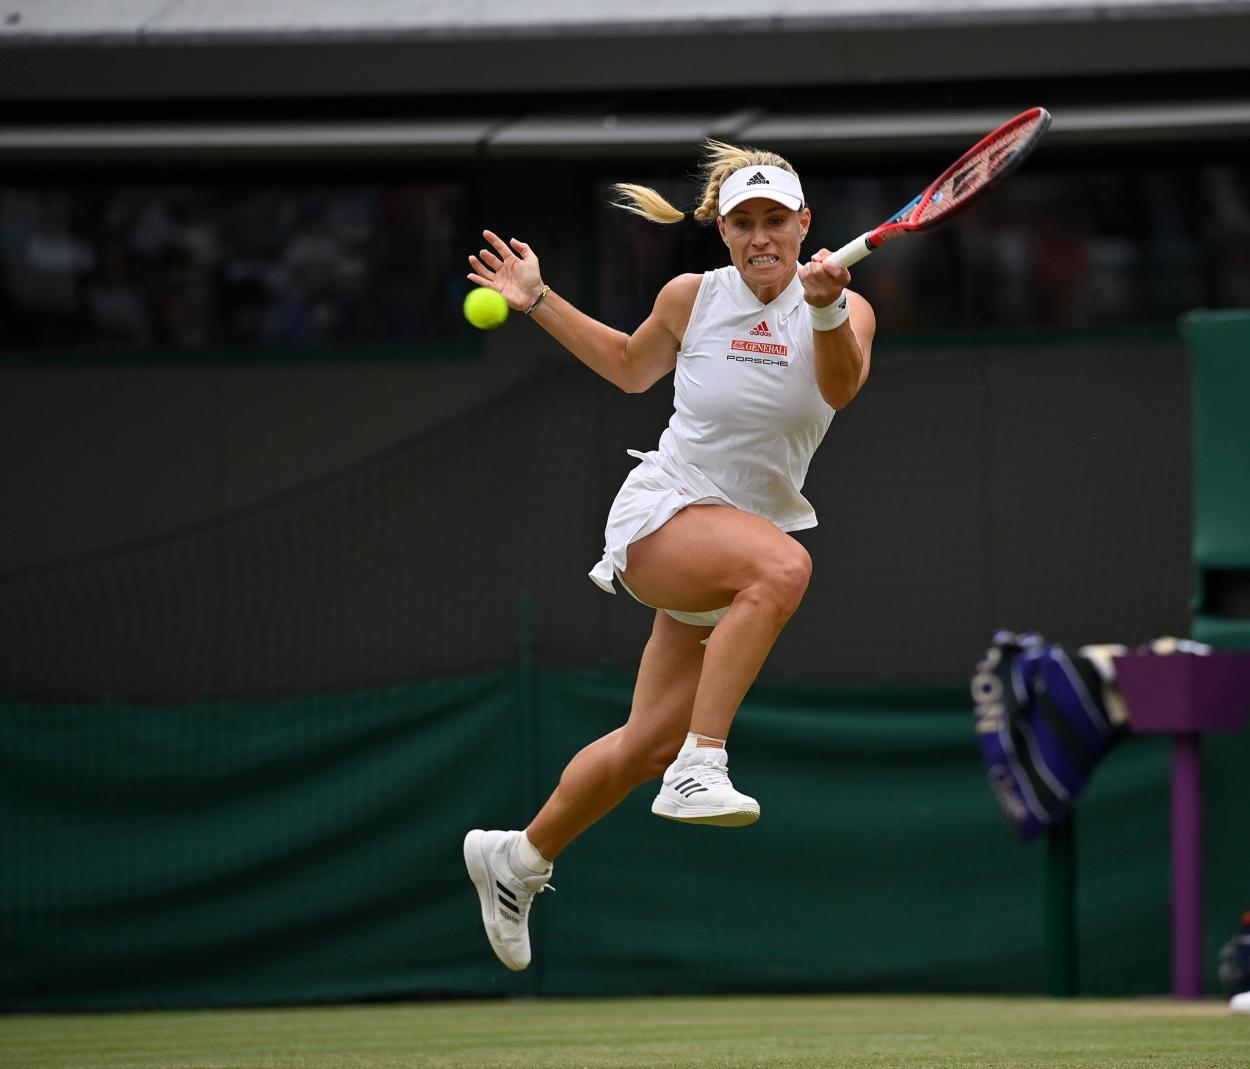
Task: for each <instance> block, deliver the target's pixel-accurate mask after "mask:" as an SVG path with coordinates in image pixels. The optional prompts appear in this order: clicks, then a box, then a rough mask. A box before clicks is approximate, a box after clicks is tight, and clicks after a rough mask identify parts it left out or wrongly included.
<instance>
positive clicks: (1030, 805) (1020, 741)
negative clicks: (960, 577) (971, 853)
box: [972, 631, 1124, 841]
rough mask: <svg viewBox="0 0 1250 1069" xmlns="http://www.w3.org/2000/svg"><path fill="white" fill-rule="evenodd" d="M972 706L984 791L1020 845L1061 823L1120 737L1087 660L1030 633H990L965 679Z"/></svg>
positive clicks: (1099, 678)
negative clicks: (986, 788) (988, 642)
mask: <svg viewBox="0 0 1250 1069" xmlns="http://www.w3.org/2000/svg"><path fill="white" fill-rule="evenodd" d="M972 704H973V717H974V720H975V726H976V733H977V741H978V742H979V743H980V746H981V756H982V759H983V760H984V762H985V772H986V776H987V777H988V779H989V783H990V789H991V790H992V791H993V793H994V798H995V800H996V801H997V802H998V805H999V807H1000V808H1001V809H1002V811H1003V813H1004V815H1005V816H1006V817H1007V820H1008V821H1009V822H1010V823H1011V825H1012V827H1013V828H1014V829H1015V830H1016V833H1017V835H1019V836H1020V838H1021V839H1022V840H1025V841H1027V840H1029V839H1033V838H1035V837H1036V836H1037V835H1039V834H1041V833H1042V832H1043V831H1045V830H1046V829H1047V828H1050V827H1053V826H1054V825H1056V824H1058V823H1060V822H1061V821H1063V820H1064V818H1065V817H1066V816H1067V815H1068V811H1069V810H1070V809H1071V807H1072V802H1073V800H1074V799H1075V798H1076V796H1077V794H1079V793H1080V791H1081V790H1082V789H1083V788H1084V786H1085V784H1086V783H1087V782H1088V781H1089V777H1090V774H1091V773H1092V772H1093V770H1094V767H1095V766H1096V765H1097V764H1098V762H1099V761H1101V760H1102V758H1103V757H1104V756H1106V754H1107V751H1108V750H1110V749H1111V747H1112V746H1113V745H1114V744H1115V743H1116V741H1117V740H1118V739H1119V738H1120V737H1121V735H1122V734H1123V731H1124V728H1123V726H1122V724H1117V723H1115V722H1113V720H1112V717H1111V716H1110V715H1109V714H1108V708H1107V701H1106V698H1105V696H1104V680H1103V677H1102V675H1100V674H1099V671H1098V668H1097V667H1096V666H1095V664H1094V663H1093V661H1092V660H1091V659H1090V658H1087V657H1083V656H1081V655H1079V654H1070V653H1068V652H1067V651H1066V650H1064V649H1063V647H1062V646H1058V645H1052V644H1049V643H1047V642H1046V641H1045V640H1044V639H1043V638H1042V636H1041V635H1037V634H1031V633H1029V634H1020V635H1017V634H1014V633H1013V632H1011V631H999V632H998V633H997V634H995V635H994V640H993V645H991V646H990V648H989V649H988V650H986V651H985V655H984V656H983V657H982V658H981V660H980V661H979V662H978V663H977V666H976V671H975V673H974V675H973V677H972Z"/></svg>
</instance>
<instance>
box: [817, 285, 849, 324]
mask: <svg viewBox="0 0 1250 1069" xmlns="http://www.w3.org/2000/svg"><path fill="white" fill-rule="evenodd" d="M807 310H808V312H809V313H810V314H811V317H812V330H837V328H838V327H840V326H841V325H842V324H843V323H845V322H846V321H847V320H848V319H850V317H851V308H850V302H849V301H848V300H847V293H846V290H843V291H842V296H841V297H839V298H838V299H837V300H836V301H834V302H833V303H832V304H827V305H825V306H824V307H823V308H817V307H816V306H815V305H814V304H809V305H808V306H807Z"/></svg>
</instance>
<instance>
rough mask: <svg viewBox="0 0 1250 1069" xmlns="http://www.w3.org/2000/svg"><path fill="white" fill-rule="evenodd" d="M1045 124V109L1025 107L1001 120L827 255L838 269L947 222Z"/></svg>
mask: <svg viewBox="0 0 1250 1069" xmlns="http://www.w3.org/2000/svg"><path fill="white" fill-rule="evenodd" d="M1048 126H1050V112H1048V111H1047V110H1046V109H1045V108H1030V109H1029V110H1028V111H1025V112H1022V113H1021V114H1019V115H1017V116H1016V117H1015V118H1014V119H1012V120H1010V121H1009V122H1005V123H1003V125H1002V126H1000V127H999V128H998V129H997V130H995V131H994V132H993V133H992V134H988V135H987V136H985V137H983V138H982V139H981V140H980V141H978V142H977V143H976V144H975V145H973V146H972V148H970V149H969V150H968V151H967V152H965V153H964V154H963V155H962V156H960V157H959V159H957V160H956V161H955V162H954V163H952V164H951V165H950V166H949V167H947V168H946V170H945V171H943V172H942V173H941V174H940V175H939V176H938V177H937V178H936V179H935V180H934V181H933V182H932V183H930V184H929V186H928V187H927V188H926V189H925V191H924V192H923V193H921V194H920V196H918V197H917V198H916V199H915V200H913V201H912V202H911V203H910V204H908V205H907V206H906V207H905V208H903V209H902V210H901V211H898V212H895V213H894V214H893V215H892V216H890V218H889V219H887V220H886V221H885V222H884V223H882V224H881V225H880V226H879V227H877V228H876V229H875V230H869V231H868V232H867V233H865V234H860V236H859V237H857V238H856V239H855V240H854V241H848V242H847V243H846V244H845V245H843V246H842V248H840V249H838V251H837V252H835V253H832V254H831V255H830V257H829V259H831V260H833V261H834V262H835V263H839V264H841V265H842V266H843V267H850V266H851V264H857V263H859V261H860V260H862V259H864V257H866V256H871V255H872V254H873V253H874V252H875V251H876V250H877V249H879V248H881V246H882V245H884V244H885V243H886V242H887V241H893V240H894V239H895V238H897V237H901V236H902V235H904V234H920V233H923V232H924V231H926V230H933V229H935V228H936V227H939V226H941V225H942V224H943V223H947V222H949V221H950V220H951V219H952V218H953V217H954V216H955V215H957V214H958V213H959V212H961V211H963V210H964V209H965V208H966V207H968V205H969V204H971V203H972V202H973V201H975V200H976V199H977V198H978V197H979V196H981V194H982V193H985V192H986V191H988V190H990V189H993V188H994V186H996V185H997V184H998V183H999V182H1001V181H1002V180H1003V179H1004V178H1006V177H1007V176H1008V175H1009V174H1011V172H1012V171H1014V170H1015V169H1016V168H1017V167H1019V166H1020V164H1022V163H1023V162H1024V161H1025V160H1027V159H1028V158H1029V156H1030V155H1031V154H1032V152H1033V150H1034V149H1035V148H1037V144H1038V142H1039V141H1041V139H1042V135H1043V134H1044V133H1045V132H1046V128H1047V127H1048Z"/></svg>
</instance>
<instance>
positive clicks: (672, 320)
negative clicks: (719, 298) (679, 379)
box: [468, 230, 701, 393]
mask: <svg viewBox="0 0 1250 1069" xmlns="http://www.w3.org/2000/svg"><path fill="white" fill-rule="evenodd" d="M482 236H483V237H484V238H485V239H486V241H487V243H488V245H489V246H490V248H484V249H482V250H480V251H479V252H478V254H477V255H476V256H470V257H469V266H470V267H471V268H472V269H473V270H472V272H471V273H470V274H469V276H468V277H469V281H471V282H476V283H477V284H478V285H479V286H489V287H490V288H491V289H495V290H498V291H499V293H500V294H502V295H503V297H504V299H505V300H506V301H507V302H508V305H509V307H510V308H513V309H515V310H516V311H519V312H529V315H530V318H531V319H532V320H533V321H534V322H535V323H537V324H538V325H539V326H540V327H542V328H543V330H545V331H546V332H547V333H548V334H550V335H551V336H552V337H553V338H555V340H556V341H558V342H559V343H560V344H561V345H563V346H564V347H565V348H566V349H567V350H568V351H569V352H570V353H572V354H573V355H574V356H575V357H577V359H578V360H580V361H581V362H582V363H583V364H585V365H586V366H587V367H588V368H590V369H591V370H592V371H594V372H595V373H596V374H598V375H600V376H602V377H603V378H605V379H607V380H608V382H610V383H612V385H614V386H616V387H619V388H620V389H622V390H624V391H625V392H626V393H641V392H642V391H643V390H646V389H649V388H650V387H651V386H653V385H654V384H655V383H656V382H658V381H659V380H660V379H661V378H663V377H664V376H665V375H666V374H668V372H670V371H672V370H673V368H674V367H676V366H677V350H678V348H679V347H680V346H681V335H682V332H683V331H684V330H685V325H686V322H687V321H688V320H689V318H690V309H691V307H692V306H693V305H694V298H695V295H696V294H697V293H698V291H699V280H700V277H701V276H699V275H680V276H678V277H677V278H675V279H673V280H672V281H671V282H669V283H668V284H667V285H666V286H665V287H664V288H663V289H662V290H660V293H659V296H658V297H657V298H656V301H655V307H654V308H653V309H652V312H651V314H650V315H649V316H648V317H647V318H646V320H644V321H643V323H642V325H641V326H640V327H638V329H637V330H635V331H634V333H633V334H632V335H631V334H626V333H625V332H624V331H620V330H615V329H614V328H612V327H609V326H608V325H607V324H605V323H600V322H599V321H598V320H597V319H593V318H591V317H590V316H588V315H586V313H585V312H582V311H580V310H579V309H577V308H575V307H574V306H573V305H572V304H570V303H569V302H568V301H566V300H565V299H564V298H563V297H561V296H560V295H559V294H558V293H556V292H555V291H554V290H552V289H550V288H549V287H548V286H547V285H545V284H544V282H543V278H542V267H541V264H540V263H539V260H538V255H537V254H536V253H535V252H534V250H533V249H532V248H531V247H530V246H529V245H528V244H526V243H525V242H524V241H521V240H519V239H518V238H512V239H510V240H509V241H508V242H505V241H504V240H503V239H502V238H500V237H499V236H498V235H496V234H494V233H493V232H492V231H490V230H484V231H483V232H482ZM540 297H541V298H542V299H541V300H539V298H540ZM535 302H537V304H535Z"/></svg>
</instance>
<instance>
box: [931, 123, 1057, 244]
mask: <svg viewBox="0 0 1250 1069" xmlns="http://www.w3.org/2000/svg"><path fill="white" fill-rule="evenodd" d="M1047 118H1048V116H1047ZM1046 125H1047V123H1046V122H1045V121H1043V119H1042V118H1041V117H1037V118H1030V119H1029V120H1027V121H1025V122H1021V123H1019V124H1017V125H1015V126H1011V127H1008V128H1006V129H1004V130H1002V131H1000V132H999V135H998V136H996V137H993V138H989V139H987V140H986V141H984V142H982V144H980V145H978V146H977V147H976V148H975V149H974V150H973V151H972V152H970V153H968V155H967V156H965V157H964V158H963V159H961V160H960V161H959V162H958V163H957V164H955V165H954V166H953V167H951V168H950V170H949V171H948V172H947V173H946V174H945V175H944V176H943V177H942V180H941V181H939V182H936V183H934V186H933V188H932V189H931V190H930V191H929V195H928V196H927V197H924V198H922V200H921V202H920V204H918V205H917V207H916V210H915V212H914V213H913V214H912V216H911V219H910V222H911V223H913V224H916V223H927V224H933V223H935V222H937V221H938V220H939V219H941V218H942V217H943V216H946V215H949V214H951V213H952V212H954V211H955V210H956V209H958V208H960V207H962V206H963V205H964V204H966V203H967V202H968V201H969V200H971V199H972V198H973V197H975V196H976V195H977V194H978V193H980V192H981V191H982V190H984V189H986V188H987V187H989V186H991V185H993V184H994V183H995V182H996V181H998V179H1000V178H1002V177H1003V176H1005V175H1006V174H1008V173H1009V172H1010V171H1012V170H1013V169H1014V161H1016V160H1017V158H1021V159H1022V158H1023V156H1027V155H1028V150H1029V149H1031V147H1032V144H1033V142H1034V141H1035V140H1036V139H1037V138H1039V137H1040V136H1041V135H1042V133H1043V132H1044V131H1045V129H1046Z"/></svg>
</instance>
